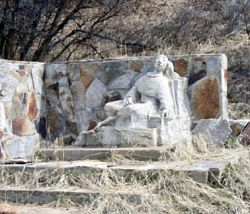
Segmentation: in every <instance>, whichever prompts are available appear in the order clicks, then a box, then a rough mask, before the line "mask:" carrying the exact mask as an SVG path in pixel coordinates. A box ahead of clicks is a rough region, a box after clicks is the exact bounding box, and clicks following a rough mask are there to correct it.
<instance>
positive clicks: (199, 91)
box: [192, 77, 220, 119]
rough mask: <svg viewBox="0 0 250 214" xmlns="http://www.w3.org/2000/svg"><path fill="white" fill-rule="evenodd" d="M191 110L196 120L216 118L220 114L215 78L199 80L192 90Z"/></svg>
mask: <svg viewBox="0 0 250 214" xmlns="http://www.w3.org/2000/svg"><path fill="white" fill-rule="evenodd" d="M192 108H193V113H194V115H195V117H196V119H209V118H217V117H218V116H219V113H220V102H219V83H218V80H217V78H215V77H207V78H204V79H201V80H199V81H198V82H197V83H196V84H195V85H194V87H193V89H192Z"/></svg>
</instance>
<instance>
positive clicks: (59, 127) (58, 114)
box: [47, 103, 67, 140]
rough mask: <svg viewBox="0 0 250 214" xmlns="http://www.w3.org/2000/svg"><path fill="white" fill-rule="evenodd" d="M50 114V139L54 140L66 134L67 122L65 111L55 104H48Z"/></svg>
mask: <svg viewBox="0 0 250 214" xmlns="http://www.w3.org/2000/svg"><path fill="white" fill-rule="evenodd" d="M47 112H48V115H49V116H48V121H47V123H48V130H47V131H48V135H49V136H48V137H50V139H51V140H54V139H55V138H56V137H58V136H60V135H63V134H65V132H66V129H67V127H66V121H65V116H64V113H63V110H62V109H60V108H57V106H55V105H53V103H47Z"/></svg>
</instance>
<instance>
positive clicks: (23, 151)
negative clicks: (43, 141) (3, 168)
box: [3, 134, 40, 159]
mask: <svg viewBox="0 0 250 214" xmlns="http://www.w3.org/2000/svg"><path fill="white" fill-rule="evenodd" d="M39 140H40V137H39V135H38V134H34V135H30V136H26V137H13V138H11V139H9V140H7V141H5V142H3V148H4V150H5V154H6V159H17V158H18V159H19V158H20V159H21V158H28V159H32V158H33V157H34V154H35V152H36V151H37V149H38V146H39Z"/></svg>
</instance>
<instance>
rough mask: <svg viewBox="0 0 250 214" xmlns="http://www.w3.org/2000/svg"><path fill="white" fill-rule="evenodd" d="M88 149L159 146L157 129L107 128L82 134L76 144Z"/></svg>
mask: <svg viewBox="0 0 250 214" xmlns="http://www.w3.org/2000/svg"><path fill="white" fill-rule="evenodd" d="M75 145H77V146H87V147H116V146H121V147H136V146H144V147H150V146H157V129H156V128H154V129H148V128H133V129H116V128H114V127H110V126H105V127H102V129H101V130H100V131H99V132H97V133H82V134H81V135H79V136H78V139H77V140H76V142H75Z"/></svg>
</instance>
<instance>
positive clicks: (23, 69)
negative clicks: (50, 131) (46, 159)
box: [0, 60, 44, 159]
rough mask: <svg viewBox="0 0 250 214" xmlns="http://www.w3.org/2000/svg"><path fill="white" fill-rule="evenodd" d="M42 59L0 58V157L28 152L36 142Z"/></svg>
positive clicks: (40, 106) (9, 157)
mask: <svg viewBox="0 0 250 214" xmlns="http://www.w3.org/2000/svg"><path fill="white" fill-rule="evenodd" d="M43 73H44V64H43V63H28V62H12V61H5V60H0V134H1V135H0V142H1V148H0V159H4V158H5V159H16V158H24V157H27V156H32V155H33V151H34V147H36V146H38V145H39V141H40V137H39V134H38V131H39V130H38V129H39V128H38V127H39V121H40V113H41V111H42V109H43V107H42V103H43V102H42V96H43V94H44V92H43V81H42V77H43Z"/></svg>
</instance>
